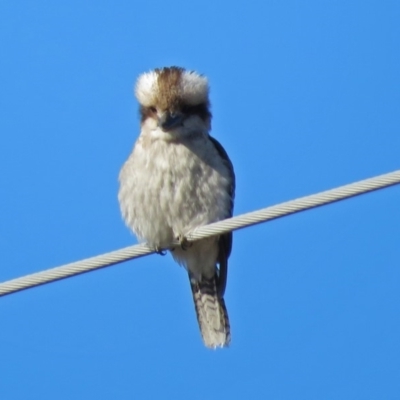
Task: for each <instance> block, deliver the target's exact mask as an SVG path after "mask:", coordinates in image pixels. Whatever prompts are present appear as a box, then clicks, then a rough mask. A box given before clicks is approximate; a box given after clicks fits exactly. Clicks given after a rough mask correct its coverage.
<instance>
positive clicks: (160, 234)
mask: <svg viewBox="0 0 400 400" xmlns="http://www.w3.org/2000/svg"><path fill="white" fill-rule="evenodd" d="M208 92H209V87H208V81H207V78H206V77H205V76H203V75H199V74H197V73H196V72H194V71H188V70H185V69H183V68H179V67H170V68H161V69H155V70H153V71H150V72H148V73H144V74H143V75H141V76H140V77H139V78H138V80H137V83H136V89H135V93H136V98H137V100H138V101H139V104H140V115H141V132H140V135H139V138H138V139H137V141H136V143H135V146H134V148H133V151H132V153H131V154H130V156H129V157H128V160H127V161H126V162H125V164H124V166H123V167H122V169H121V172H120V175H119V180H120V189H119V194H118V198H119V203H120V207H121V211H122V215H123V218H124V220H125V222H126V224H127V225H128V227H129V228H131V229H132V230H133V232H134V233H135V234H136V235H137V237H138V238H139V240H141V241H145V242H147V244H148V245H150V246H152V247H154V248H155V249H157V250H161V249H166V248H168V249H169V250H170V251H171V253H172V256H173V258H174V259H175V260H176V261H177V262H178V263H179V264H181V265H183V266H184V267H185V268H186V269H187V271H188V274H189V280H190V285H191V289H192V293H193V299H194V303H195V308H196V314H197V319H198V323H199V327H200V331H201V334H202V337H203V341H204V344H205V345H206V346H207V347H210V348H216V347H225V346H228V345H229V342H230V325H229V319H228V313H227V310H226V307H225V302H224V292H225V286H226V280H227V272H228V257H229V255H230V253H231V248H232V233H231V232H229V233H226V234H223V235H221V236H214V237H211V238H207V239H202V240H199V241H195V242H193V243H188V242H187V240H186V235H187V234H188V233H189V232H190V231H192V230H193V229H195V228H197V227H199V226H202V225H206V224H209V223H211V222H216V221H219V220H222V219H225V218H228V217H231V216H232V211H233V199H234V192H235V175H234V171H233V166H232V163H231V161H230V159H229V157H228V155H227V153H226V152H225V150H224V148H223V147H222V146H221V144H220V143H219V142H218V141H217V140H216V139H214V138H213V137H211V136H210V134H209V131H210V129H211V112H210V102H209V97H208ZM176 239H178V240H179V241H180V243H181V245H180V246H175V247H171V243H172V242H173V241H174V240H176Z"/></svg>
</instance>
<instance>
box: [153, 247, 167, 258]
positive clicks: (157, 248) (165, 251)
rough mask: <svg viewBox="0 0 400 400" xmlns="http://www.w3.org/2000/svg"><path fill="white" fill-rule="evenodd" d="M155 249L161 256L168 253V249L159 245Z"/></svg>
mask: <svg viewBox="0 0 400 400" xmlns="http://www.w3.org/2000/svg"><path fill="white" fill-rule="evenodd" d="M154 251H155V252H156V253H157V254H158V255H160V256H165V255H166V254H167V250H165V249H162V248H161V247H158V246H156V248H155V249H154Z"/></svg>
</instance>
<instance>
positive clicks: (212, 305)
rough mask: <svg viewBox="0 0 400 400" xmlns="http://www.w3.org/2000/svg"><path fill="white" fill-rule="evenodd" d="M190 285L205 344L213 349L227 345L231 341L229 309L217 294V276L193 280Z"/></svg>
mask: <svg viewBox="0 0 400 400" xmlns="http://www.w3.org/2000/svg"><path fill="white" fill-rule="evenodd" d="M190 286H191V288H192V293H193V300H194V305H195V308H196V314H197V321H198V322H199V327H200V332H201V335H202V337H203V341H204V344H205V345H206V346H207V347H209V348H212V349H215V348H216V347H227V346H228V345H229V343H230V341H231V330H230V325H229V318H228V311H227V309H226V306H225V301H224V299H223V298H222V297H219V296H218V294H217V287H216V280H215V276H214V277H213V278H211V279H205V278H203V279H202V281H201V282H198V281H194V280H191V281H190Z"/></svg>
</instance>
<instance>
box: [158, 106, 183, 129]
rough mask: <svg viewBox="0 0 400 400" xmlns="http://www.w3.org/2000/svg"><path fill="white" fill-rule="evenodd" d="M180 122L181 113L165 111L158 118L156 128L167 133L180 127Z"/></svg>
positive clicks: (181, 118)
mask: <svg viewBox="0 0 400 400" xmlns="http://www.w3.org/2000/svg"><path fill="white" fill-rule="evenodd" d="M182 120H183V114H182V113H179V112H172V113H171V112H169V111H165V112H163V113H162V114H161V115H159V116H158V126H159V127H160V128H162V129H163V130H164V131H168V130H171V129H173V128H176V127H177V126H179V125H181V124H182Z"/></svg>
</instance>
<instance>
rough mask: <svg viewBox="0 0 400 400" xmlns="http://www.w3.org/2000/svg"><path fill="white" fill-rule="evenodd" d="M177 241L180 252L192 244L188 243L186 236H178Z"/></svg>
mask: <svg viewBox="0 0 400 400" xmlns="http://www.w3.org/2000/svg"><path fill="white" fill-rule="evenodd" d="M177 240H178V242H179V244H180V246H181V249H182V250H187V249H188V248H189V247H190V246H191V245H192V242H189V240H187V238H186V236H184V235H179V236H178V237H177Z"/></svg>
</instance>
